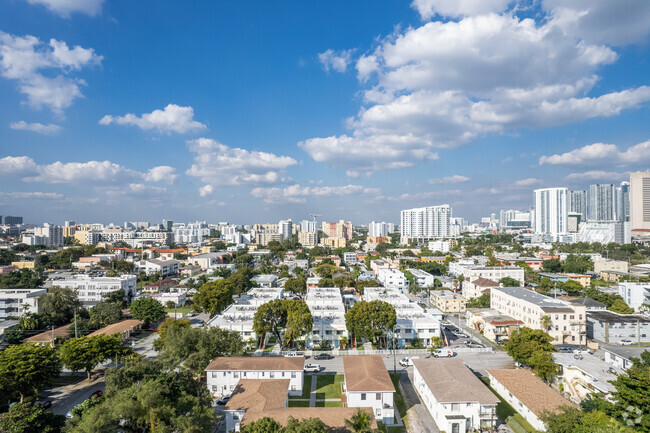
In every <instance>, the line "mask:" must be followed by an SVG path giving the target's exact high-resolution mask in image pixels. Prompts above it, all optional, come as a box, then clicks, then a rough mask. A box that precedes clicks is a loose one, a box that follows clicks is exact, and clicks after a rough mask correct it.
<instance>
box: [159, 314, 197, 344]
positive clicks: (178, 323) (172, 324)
mask: <svg viewBox="0 0 650 433" xmlns="http://www.w3.org/2000/svg"><path fill="white" fill-rule="evenodd" d="M191 327H192V323H191V322H190V321H189V320H187V319H179V320H176V319H173V318H171V317H168V318H166V319H165V320H163V322H162V323H161V324H160V325H158V338H156V340H154V342H153V346H154V347H155V348H156V349H158V350H160V348H162V347H163V346H164V345H165V338H166V337H167V332H168V331H169V330H170V329H171V328H191Z"/></svg>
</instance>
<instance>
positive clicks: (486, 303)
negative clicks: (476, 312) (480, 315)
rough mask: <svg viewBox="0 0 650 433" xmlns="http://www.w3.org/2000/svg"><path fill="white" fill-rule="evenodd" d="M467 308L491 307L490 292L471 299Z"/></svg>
mask: <svg viewBox="0 0 650 433" xmlns="http://www.w3.org/2000/svg"><path fill="white" fill-rule="evenodd" d="M467 308H490V294H489V293H483V294H482V295H481V296H477V297H476V298H471V299H469V300H468V301H467Z"/></svg>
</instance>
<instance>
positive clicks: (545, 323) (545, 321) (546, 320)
mask: <svg viewBox="0 0 650 433" xmlns="http://www.w3.org/2000/svg"><path fill="white" fill-rule="evenodd" d="M539 324H540V325H541V327H542V329H543V330H544V331H548V328H550V327H551V317H550V316H548V315H546V314H545V315H543V316H542V318H541V319H539Z"/></svg>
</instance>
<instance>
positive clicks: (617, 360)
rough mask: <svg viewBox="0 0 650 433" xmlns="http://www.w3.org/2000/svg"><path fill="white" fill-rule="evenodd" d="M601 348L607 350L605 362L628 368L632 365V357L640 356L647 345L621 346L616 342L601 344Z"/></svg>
mask: <svg viewBox="0 0 650 433" xmlns="http://www.w3.org/2000/svg"><path fill="white" fill-rule="evenodd" d="M600 349H603V351H604V352H605V362H606V363H608V364H610V365H613V366H614V367H616V368H620V369H622V370H627V369H628V368H630V367H631V366H632V358H640V357H641V354H642V353H643V352H647V351H648V348H647V347H635V346H619V345H615V344H601V345H600Z"/></svg>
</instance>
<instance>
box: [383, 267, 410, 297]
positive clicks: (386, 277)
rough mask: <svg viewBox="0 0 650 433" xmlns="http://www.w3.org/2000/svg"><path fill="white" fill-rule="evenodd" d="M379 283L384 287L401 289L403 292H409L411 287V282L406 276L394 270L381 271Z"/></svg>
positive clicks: (384, 269)
mask: <svg viewBox="0 0 650 433" xmlns="http://www.w3.org/2000/svg"><path fill="white" fill-rule="evenodd" d="M377 281H379V284H381V285H382V286H384V287H389V288H394V289H399V290H401V291H407V290H408V287H409V280H407V279H406V275H404V273H403V272H401V271H398V270H397V269H392V268H382V269H379V273H378V274H377Z"/></svg>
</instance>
